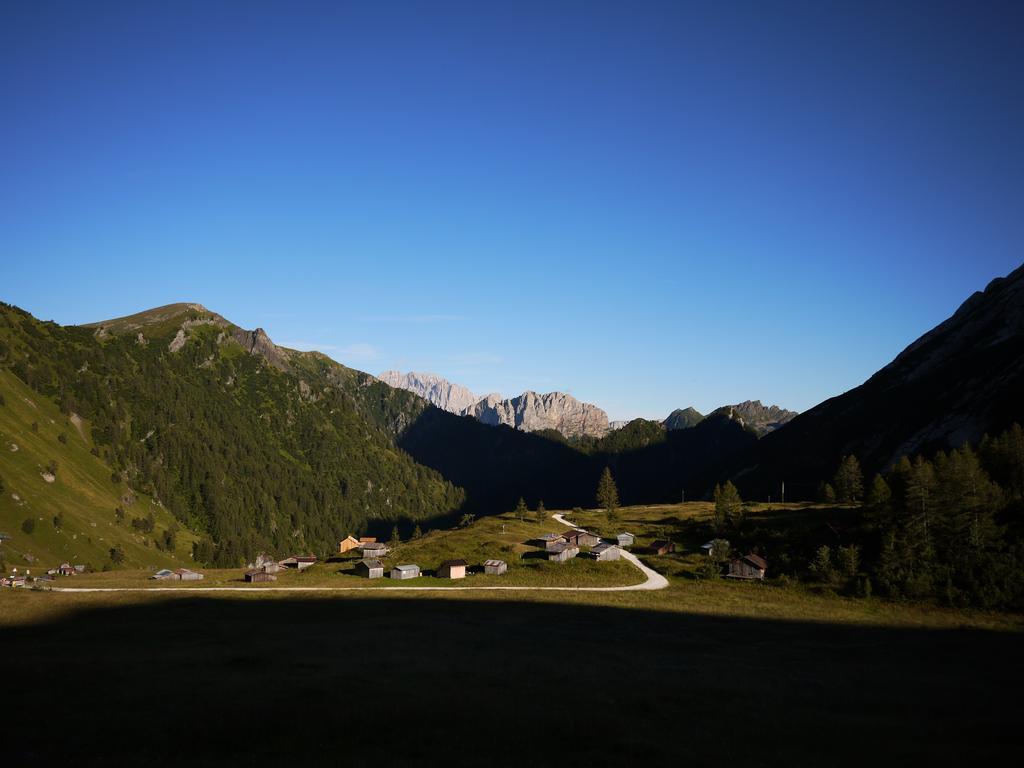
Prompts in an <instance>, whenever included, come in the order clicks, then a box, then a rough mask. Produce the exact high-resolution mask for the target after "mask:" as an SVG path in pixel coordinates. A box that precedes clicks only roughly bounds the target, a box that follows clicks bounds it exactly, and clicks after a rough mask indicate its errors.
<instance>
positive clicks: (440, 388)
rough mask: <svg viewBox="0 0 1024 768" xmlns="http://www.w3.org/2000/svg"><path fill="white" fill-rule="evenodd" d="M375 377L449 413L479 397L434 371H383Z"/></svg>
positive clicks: (473, 401)
mask: <svg viewBox="0 0 1024 768" xmlns="http://www.w3.org/2000/svg"><path fill="white" fill-rule="evenodd" d="M377 378H378V379H380V380H381V381H383V382H384V383H385V384H387V385H388V386H391V387H396V388H398V389H406V390H408V391H410V392H413V393H415V394H417V395H419V396H420V397H422V398H423V399H424V400H426V401H427V402H428V403H430V404H431V405H435V406H437V407H438V408H440V409H441V410H444V411H448V412H449V413H462V412H463V411H465V410H466V409H467V408H469V407H470V406H472V405H473V404H474V403H476V402H477V401H478V400H479V399H480V397H479V395H475V394H473V392H471V391H470V390H469V389H467V388H466V387H464V386H462V385H461V384H453V383H452V382H450V381H448V380H447V379H444V378H442V377H440V376H438V375H437V374H435V373H420V372H417V371H410V372H409V373H402V372H401V371H384V373H382V374H380V376H378V377H377Z"/></svg>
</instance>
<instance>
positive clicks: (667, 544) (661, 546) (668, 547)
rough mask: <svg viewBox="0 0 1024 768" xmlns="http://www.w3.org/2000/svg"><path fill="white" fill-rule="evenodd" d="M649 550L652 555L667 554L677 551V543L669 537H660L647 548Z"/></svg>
mask: <svg viewBox="0 0 1024 768" xmlns="http://www.w3.org/2000/svg"><path fill="white" fill-rule="evenodd" d="M647 551H648V552H649V553H650V554H652V555H667V554H668V553H669V552H675V551H676V545H675V544H673V543H672V542H671V541H669V540H668V539H658V540H657V541H656V542H654V543H653V544H651V546H649V547H648V548H647Z"/></svg>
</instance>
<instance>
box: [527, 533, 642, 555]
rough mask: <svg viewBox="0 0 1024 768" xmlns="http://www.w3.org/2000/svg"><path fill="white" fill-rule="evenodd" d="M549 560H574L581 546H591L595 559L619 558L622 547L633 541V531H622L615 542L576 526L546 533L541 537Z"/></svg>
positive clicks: (591, 552)
mask: <svg viewBox="0 0 1024 768" xmlns="http://www.w3.org/2000/svg"><path fill="white" fill-rule="evenodd" d="M540 542H541V544H543V545H544V551H545V552H546V553H547V557H548V560H549V561H551V562H554V563H564V562H565V561H567V560H572V559H573V558H574V557H576V556H577V555H578V554H579V553H580V547H589V549H590V557H591V558H593V559H594V560H601V561H608V560H618V559H619V556H620V555H621V554H622V550H621V547H625V546H629V545H631V544H632V543H633V535H632V534H631V533H622V534H619V536H618V537H616V542H615V544H612V543H611V542H608V541H602V540H601V537H600V536H598V535H597V534H596V533H591V532H590V531H585V530H583V529H582V528H576V529H574V530H572V531H569V532H567V533H545V534H544V535H543V536H541V537H540Z"/></svg>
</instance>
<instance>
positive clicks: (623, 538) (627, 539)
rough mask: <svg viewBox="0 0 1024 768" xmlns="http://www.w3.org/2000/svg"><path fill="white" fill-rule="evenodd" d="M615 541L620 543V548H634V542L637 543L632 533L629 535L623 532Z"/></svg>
mask: <svg viewBox="0 0 1024 768" xmlns="http://www.w3.org/2000/svg"><path fill="white" fill-rule="evenodd" d="M615 540H616V541H617V542H618V543H619V546H620V547H623V548H625V547H632V546H633V542H635V541H636V536H634V535H633V534H632V533H627V532H625V531H623V532H622V533H620V534H619V535H618V536H616V537H615Z"/></svg>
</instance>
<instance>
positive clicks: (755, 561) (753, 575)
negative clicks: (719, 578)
mask: <svg viewBox="0 0 1024 768" xmlns="http://www.w3.org/2000/svg"><path fill="white" fill-rule="evenodd" d="M767 570H768V561H767V560H765V559H764V558H763V557H761V556H760V555H755V554H754V553H753V552H751V553H750V554H749V555H744V556H743V557H737V558H736V559H735V560H731V561H730V562H729V573H728V574H727V575H726V578H730V579H748V580H757V581H760V580H763V579H764V574H765V572H766V571H767Z"/></svg>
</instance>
